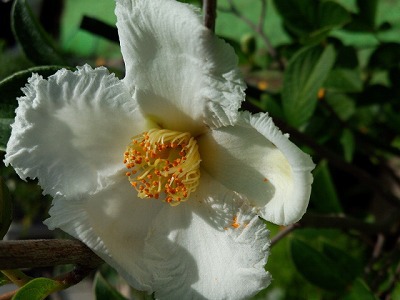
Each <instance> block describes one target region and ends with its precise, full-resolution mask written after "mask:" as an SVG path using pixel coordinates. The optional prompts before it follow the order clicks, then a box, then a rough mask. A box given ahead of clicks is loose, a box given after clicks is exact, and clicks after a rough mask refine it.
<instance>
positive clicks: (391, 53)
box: [368, 43, 400, 70]
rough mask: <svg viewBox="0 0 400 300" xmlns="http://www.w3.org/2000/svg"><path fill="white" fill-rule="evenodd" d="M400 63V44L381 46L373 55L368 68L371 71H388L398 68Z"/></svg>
mask: <svg viewBox="0 0 400 300" xmlns="http://www.w3.org/2000/svg"><path fill="white" fill-rule="evenodd" d="M399 61H400V43H384V44H381V45H380V46H379V47H378V48H376V49H375V51H374V52H373V53H372V55H371V57H370V59H369V63H368V66H369V67H370V68H371V69H382V70H387V69H390V68H392V67H397V66H398V63H399Z"/></svg>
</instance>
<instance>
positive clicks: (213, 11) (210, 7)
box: [203, 0, 217, 32]
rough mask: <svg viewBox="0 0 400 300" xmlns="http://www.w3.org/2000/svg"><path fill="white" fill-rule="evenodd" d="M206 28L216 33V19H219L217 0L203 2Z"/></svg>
mask: <svg viewBox="0 0 400 300" xmlns="http://www.w3.org/2000/svg"><path fill="white" fill-rule="evenodd" d="M203 13H204V26H206V27H207V28H208V29H210V30H211V31H212V32H214V31H215V19H216V18H217V0H203Z"/></svg>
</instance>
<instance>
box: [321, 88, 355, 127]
mask: <svg viewBox="0 0 400 300" xmlns="http://www.w3.org/2000/svg"><path fill="white" fill-rule="evenodd" d="M325 101H326V102H327V103H328V104H329V106H330V107H331V108H332V109H333V111H334V112H335V113H336V115H337V116H338V117H339V119H341V120H342V121H346V120H348V119H349V118H350V117H351V116H352V115H353V114H354V113H355V111H356V107H355V103H354V100H353V99H352V98H350V97H349V96H347V95H346V94H342V93H334V92H332V93H327V95H326V97H325Z"/></svg>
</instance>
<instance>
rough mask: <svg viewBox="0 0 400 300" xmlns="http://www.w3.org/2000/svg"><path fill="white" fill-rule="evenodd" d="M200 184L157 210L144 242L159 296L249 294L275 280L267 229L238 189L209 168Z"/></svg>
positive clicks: (245, 295) (197, 297) (181, 297)
mask: <svg viewBox="0 0 400 300" xmlns="http://www.w3.org/2000/svg"><path fill="white" fill-rule="evenodd" d="M201 184H202V187H201V191H199V192H196V193H195V195H194V197H193V199H190V200H188V201H187V202H185V203H183V204H181V205H179V206H177V207H172V208H171V209H170V211H169V213H165V211H163V212H162V213H160V214H159V216H158V218H157V222H156V223H155V226H154V228H153V229H152V231H151V235H150V236H149V237H148V240H147V242H146V245H147V247H146V249H147V251H146V252H147V253H152V259H153V263H152V264H153V266H154V267H153V269H152V270H153V271H152V272H153V274H154V275H153V277H154V289H155V291H156V294H155V295H156V298H158V299H244V298H248V297H251V296H252V295H254V294H255V293H257V292H258V291H259V290H261V289H263V288H265V287H266V286H268V285H269V283H270V280H271V278H270V275H269V273H268V272H266V271H265V269H264V267H265V264H266V262H267V257H268V253H269V252H268V247H269V238H268V234H269V233H268V230H267V229H266V227H265V224H264V223H263V222H262V221H261V220H260V219H259V218H258V217H257V215H256V214H255V212H254V211H253V209H252V208H250V207H249V206H248V205H246V204H245V201H244V199H242V198H241V197H240V196H239V195H238V194H235V193H233V192H230V191H228V190H227V189H226V188H224V187H223V186H221V185H220V184H218V183H217V182H215V181H214V180H213V179H210V177H208V176H206V174H205V173H204V174H202V183H201ZM206 194H207V195H208V196H204V195H206ZM235 216H236V217H237V223H238V224H240V226H239V227H238V228H234V227H232V225H231V224H232V223H233V218H234V217H235Z"/></svg>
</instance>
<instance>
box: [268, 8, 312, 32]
mask: <svg viewBox="0 0 400 300" xmlns="http://www.w3.org/2000/svg"><path fill="white" fill-rule="evenodd" d="M317 3H318V0H302V1H298V0H285V1H282V0H274V4H275V7H276V8H277V10H278V12H279V13H280V15H281V16H282V18H283V22H284V24H285V27H286V28H287V29H288V30H289V31H290V32H291V33H292V34H295V35H297V36H302V35H306V34H308V33H309V32H312V31H314V29H315V24H316V16H317V12H318V5H317Z"/></svg>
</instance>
